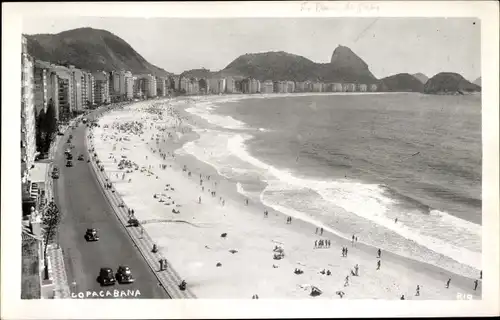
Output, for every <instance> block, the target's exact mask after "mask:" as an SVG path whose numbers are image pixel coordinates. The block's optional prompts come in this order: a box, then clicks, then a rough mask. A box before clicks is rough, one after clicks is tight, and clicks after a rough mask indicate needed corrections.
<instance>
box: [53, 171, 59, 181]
mask: <svg viewBox="0 0 500 320" xmlns="http://www.w3.org/2000/svg"><path fill="white" fill-rule="evenodd" d="M52 179H59V171H56V170H54V171H52Z"/></svg>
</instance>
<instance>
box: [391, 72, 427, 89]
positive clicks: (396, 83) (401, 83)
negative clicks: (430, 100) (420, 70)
mask: <svg viewBox="0 0 500 320" xmlns="http://www.w3.org/2000/svg"><path fill="white" fill-rule="evenodd" d="M381 81H382V83H383V90H384V91H395V92H423V91H424V84H423V83H422V82H421V81H420V80H419V79H417V78H416V77H415V76H413V75H411V74H408V73H398V74H395V75H392V76H389V77H386V78H383V79H382V80H381Z"/></svg>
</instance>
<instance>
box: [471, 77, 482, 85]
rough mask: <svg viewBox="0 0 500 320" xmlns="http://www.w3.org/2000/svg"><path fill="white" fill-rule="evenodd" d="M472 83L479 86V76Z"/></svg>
mask: <svg viewBox="0 0 500 320" xmlns="http://www.w3.org/2000/svg"><path fill="white" fill-rule="evenodd" d="M473 83H474V84H475V85H478V86H480V87H481V77H479V78H477V79H476V80H475V81H474V82H473Z"/></svg>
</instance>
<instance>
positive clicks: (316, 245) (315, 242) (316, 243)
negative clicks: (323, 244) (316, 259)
mask: <svg viewBox="0 0 500 320" xmlns="http://www.w3.org/2000/svg"><path fill="white" fill-rule="evenodd" d="M317 247H318V240H315V241H314V249H316V248H317Z"/></svg>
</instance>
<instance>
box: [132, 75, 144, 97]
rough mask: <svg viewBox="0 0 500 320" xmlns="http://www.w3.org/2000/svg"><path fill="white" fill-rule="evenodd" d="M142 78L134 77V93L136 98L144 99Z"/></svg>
mask: <svg viewBox="0 0 500 320" xmlns="http://www.w3.org/2000/svg"><path fill="white" fill-rule="evenodd" d="M141 80H142V79H141V78H139V77H137V76H134V77H133V78H132V81H133V91H134V97H135V98H142V97H143V92H142V86H141Z"/></svg>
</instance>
